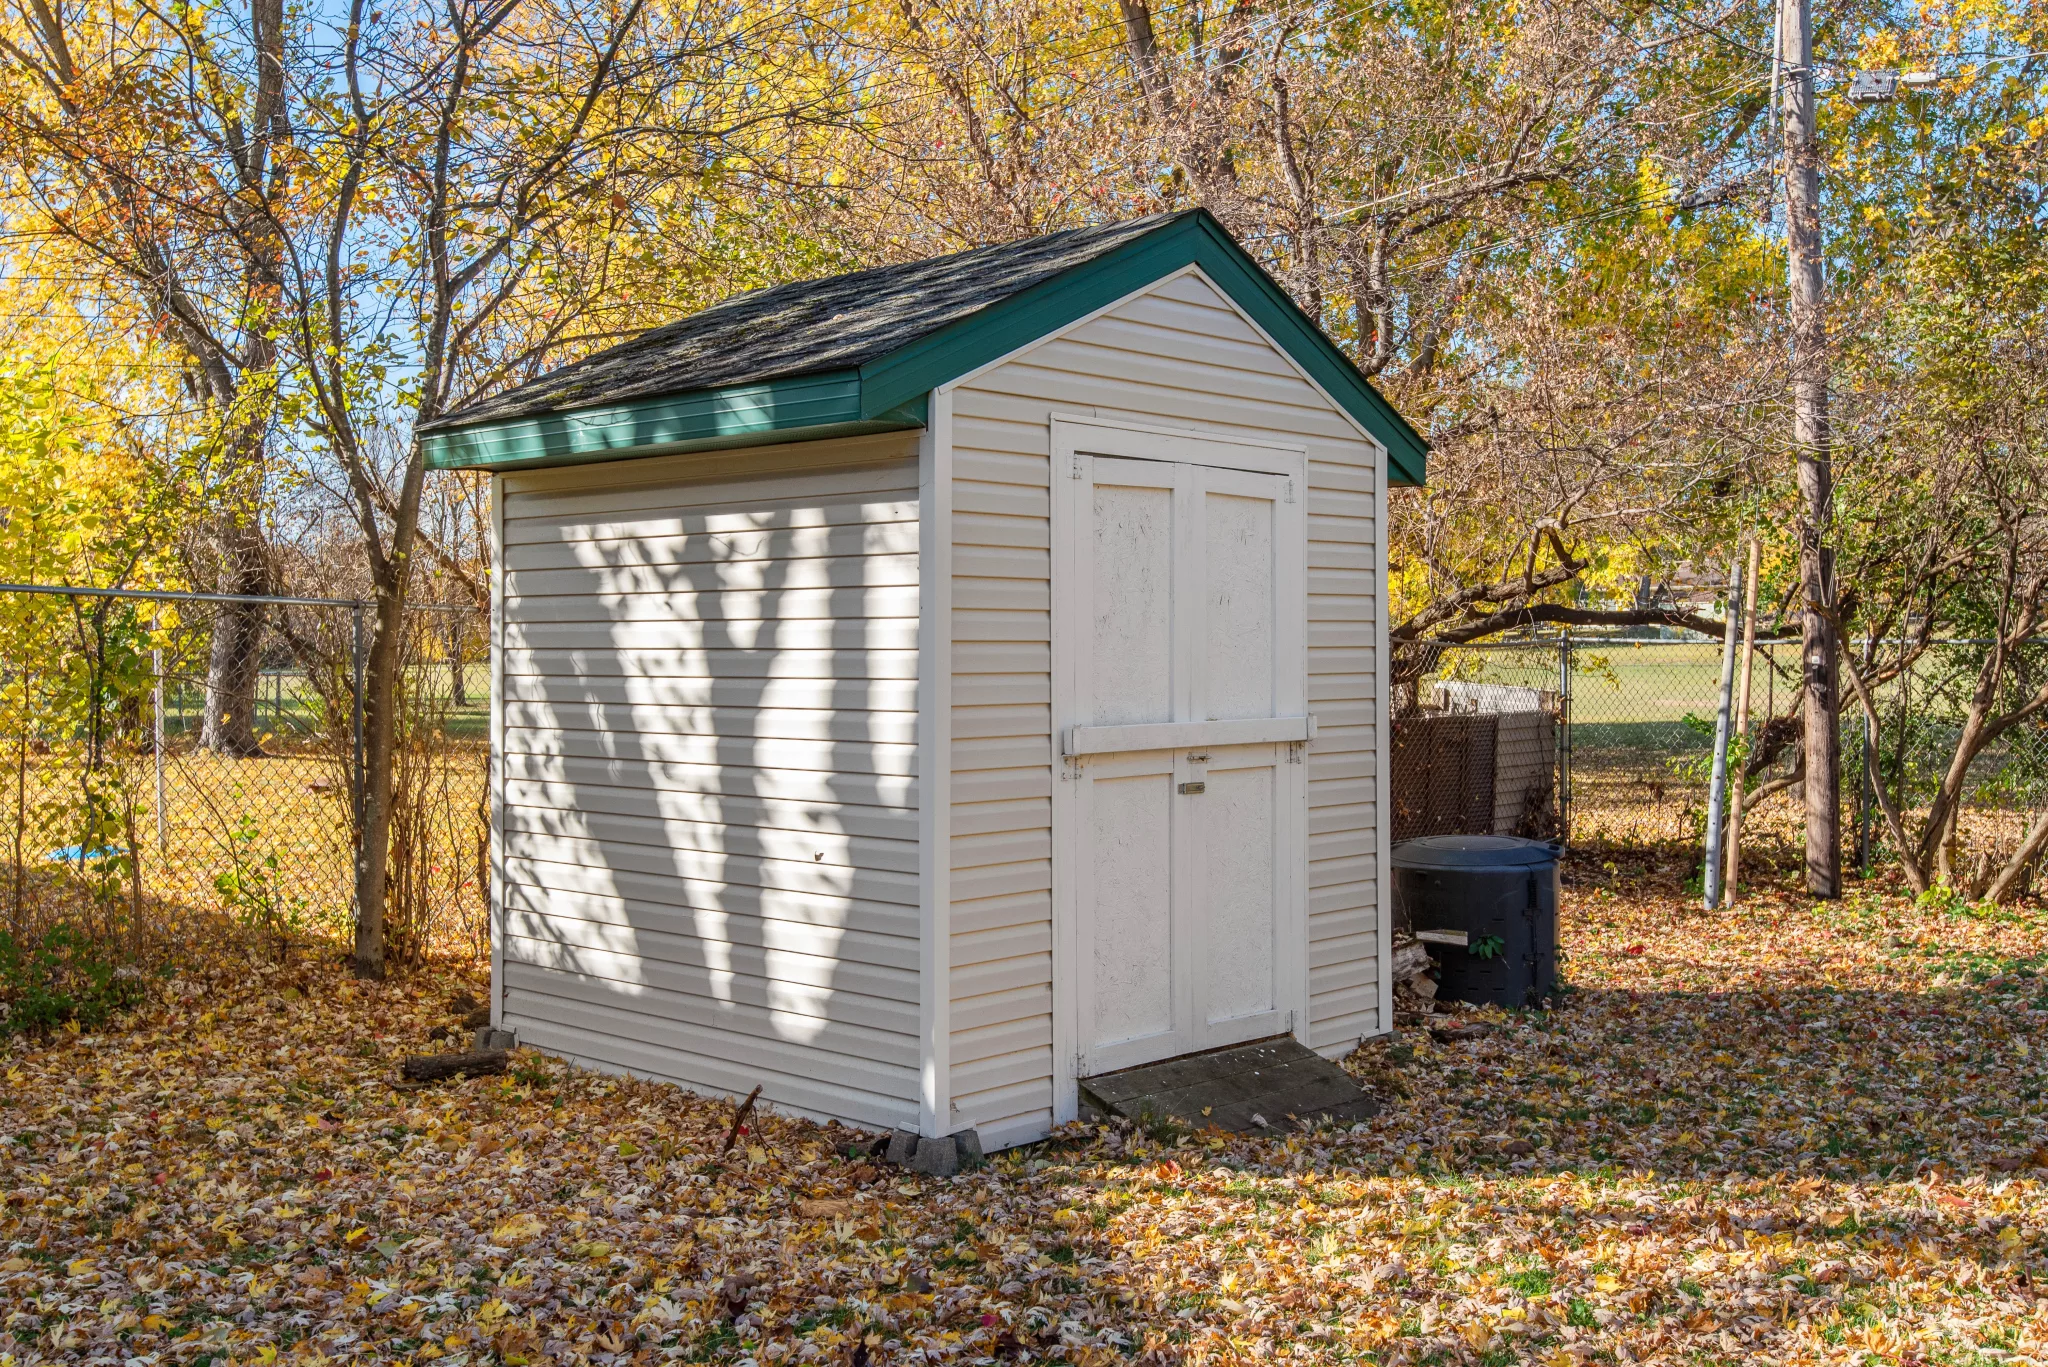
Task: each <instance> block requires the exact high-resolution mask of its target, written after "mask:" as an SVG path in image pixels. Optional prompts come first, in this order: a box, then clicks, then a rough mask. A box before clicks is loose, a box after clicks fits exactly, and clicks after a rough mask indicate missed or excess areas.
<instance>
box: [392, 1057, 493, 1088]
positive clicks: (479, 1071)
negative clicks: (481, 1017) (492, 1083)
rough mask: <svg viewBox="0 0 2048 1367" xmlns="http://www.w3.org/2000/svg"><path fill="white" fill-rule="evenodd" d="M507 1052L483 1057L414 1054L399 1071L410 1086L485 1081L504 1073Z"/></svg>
mask: <svg viewBox="0 0 2048 1367" xmlns="http://www.w3.org/2000/svg"><path fill="white" fill-rule="evenodd" d="M505 1059H506V1051H505V1050H503V1049H491V1050H487V1051H485V1052H483V1053H481V1054H413V1055H411V1056H410V1057H408V1058H407V1059H406V1060H405V1062H404V1064H403V1065H401V1066H400V1068H399V1071H400V1072H401V1073H402V1074H404V1076H405V1080H406V1081H407V1082H446V1081H447V1080H448V1079H449V1078H452V1077H486V1076H488V1075H490V1074H492V1073H502V1072H504V1071H505Z"/></svg>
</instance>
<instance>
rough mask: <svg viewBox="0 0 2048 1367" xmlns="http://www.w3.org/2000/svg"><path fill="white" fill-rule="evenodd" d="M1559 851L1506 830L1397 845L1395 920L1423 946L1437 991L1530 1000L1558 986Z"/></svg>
mask: <svg viewBox="0 0 2048 1367" xmlns="http://www.w3.org/2000/svg"><path fill="white" fill-rule="evenodd" d="M1558 853H1559V850H1558V847H1557V846H1556V845H1553V844H1550V843H1549V842H1547V841H1542V840H1518V839H1515V838H1514V837H1513V836H1505V835H1429V836H1424V837H1422V838H1421V839H1420V840H1404V841H1402V842H1401V843H1400V844H1398V845H1396V846H1394V851H1393V863H1394V924H1395V926H1396V927H1397V928H1398V927H1401V926H1404V925H1405V926H1406V927H1407V928H1408V929H1409V930H1410V931H1412V932H1413V933H1414V935H1415V937H1416V938H1417V939H1419V940H1421V941H1423V943H1425V944H1427V945H1428V946H1429V952H1430V954H1431V955H1432V956H1433V957H1434V958H1435V959H1436V961H1437V963H1438V965H1439V966H1440V967H1441V969H1442V973H1441V974H1440V975H1439V976H1440V977H1441V979H1442V981H1441V982H1440V983H1439V985H1438V988H1437V995H1438V996H1439V997H1441V998H1443V999H1445V1000H1448V1001H1460V1002H1471V1003H1474V1004H1478V1003H1484V1002H1494V1003H1498V1004H1499V1005H1501V1006H1533V1005H1535V1004H1537V1003H1538V1002H1540V1001H1541V1000H1542V999H1543V998H1544V997H1546V996H1548V995H1550V993H1551V991H1552V990H1553V989H1555V988H1556V986H1557V859H1558Z"/></svg>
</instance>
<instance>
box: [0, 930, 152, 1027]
mask: <svg viewBox="0 0 2048 1367" xmlns="http://www.w3.org/2000/svg"><path fill="white" fill-rule="evenodd" d="M142 995H143V992H142V974H141V972H140V971H139V970H138V969H136V968H135V967H134V966H133V965H130V964H125V963H123V962H121V961H120V959H119V958H118V957H117V956H116V955H115V954H114V952H113V951H112V949H111V948H110V947H109V946H108V945H105V944H103V943H101V942H100V941H98V940H95V939H93V938H92V937H91V936H89V935H86V934H83V933H81V932H80V931H78V930H76V929H74V928H73V927H71V926H69V925H66V924H64V923H62V922H60V923H58V924H57V925H54V926H51V927H50V928H49V929H48V930H46V931H44V932H43V935H42V938H41V939H40V940H38V939H34V938H23V939H19V940H17V939H16V938H15V937H14V935H13V934H11V933H10V932H8V931H5V930H0V1036H5V1035H11V1034H15V1033H17V1032H20V1031H31V1032H34V1033H37V1034H47V1033H48V1032H49V1031H50V1030H51V1029H53V1028H55V1027H57V1026H60V1025H66V1024H70V1023H72V1022H76V1023H77V1024H78V1025H80V1026H95V1025H101V1024H104V1023H105V1022H106V1021H107V1020H108V1019H109V1018H110V1017H112V1016H113V1015H114V1014H115V1013H116V1012H120V1011H125V1010H127V1009H128V1008H130V1007H132V1006H134V1005H136V1004H137V1003H139V1002H140V1001H141V1000H142Z"/></svg>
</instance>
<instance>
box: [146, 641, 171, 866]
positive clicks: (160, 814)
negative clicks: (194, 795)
mask: <svg viewBox="0 0 2048 1367" xmlns="http://www.w3.org/2000/svg"><path fill="white" fill-rule="evenodd" d="M160 628H161V624H160V622H159V620H158V618H157V617H156V616H155V615H154V614H152V615H151V616H150V619H149V670H150V676H151V682H152V687H151V688H150V690H149V692H150V711H151V712H152V713H154V714H155V715H154V716H152V717H151V719H150V725H151V729H152V730H153V731H154V733H155V734H154V736H153V740H154V741H155V743H154V744H153V745H151V746H150V750H151V752H152V754H151V758H153V759H154V760H155V761H156V853H157V858H159V859H161V858H163V857H164V854H165V851H166V850H167V848H168V844H169V842H168V839H167V837H166V833H165V830H164V646H163V638H162V637H161V636H159V635H158V634H157V633H158V631H159V630H160Z"/></svg>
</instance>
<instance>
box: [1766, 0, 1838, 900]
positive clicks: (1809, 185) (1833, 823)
mask: <svg viewBox="0 0 2048 1367" xmlns="http://www.w3.org/2000/svg"><path fill="white" fill-rule="evenodd" d="M1783 4H1784V6H1785V8H1784V11H1783V13H1782V17H1781V22H1780V31H1781V33H1782V34H1783V38H1782V39H1781V41H1782V42H1783V43H1786V44H1789V45H1790V46H1791V48H1792V52H1791V53H1790V57H1789V64H1790V66H1791V68H1792V69H1791V71H1790V72H1788V73H1787V74H1788V77H1789V79H1788V80H1787V81H1786V82H1785V245H1786V252H1787V256H1788V258H1789V266H1790V274H1791V285H1792V338H1793V346H1794V348H1795V349H1796V354H1795V355H1794V357H1793V364H1792V405H1793V414H1794V417H1793V442H1794V445H1795V447H1796V449H1797V451H1798V454H1799V502H1800V527H1799V578H1800V583H1801V586H1802V588H1803V590H1804V593H1805V597H1806V610H1805V613H1804V615H1803V617H1802V620H1801V623H1800V627H1801V631H1800V640H1801V644H1802V650H1801V664H1802V673H1803V675H1804V678H1805V683H1806V888H1807V891H1809V892H1811V893H1812V894H1813V895H1814V896H1816V897H1839V896H1840V895H1841V892H1842V835H1841V811H1842V808H1841V787H1842V779H1841V753H1840V746H1839V744H1838V743H1837V727H1838V723H1839V712H1838V708H1837V695H1838V693H1839V681H1838V679H1837V677H1836V666H1835V644H1836V643H1835V633H1834V629H1833V626H1832V624H1831V623H1830V621H1829V615H1830V614H1831V612H1832V611H1833V608H1834V596H1833V595H1834V583H1833V579H1834V565H1833V557H1832V556H1831V555H1830V554H1829V552H1828V549H1827V536H1828V526H1829V522H1830V519H1831V518H1832V517H1833V514H1834V508H1833V504H1834V470H1833V464H1832V461H1831V459H1830V452H1829V430H1828V350H1827V343H1828V336H1827V317H1826V314H1825V312H1824V308H1823V298H1824V296H1823V287H1824V280H1823V276H1822V268H1821V235H1820V152H1819V148H1818V147H1817V146H1816V145H1815V142H1814V101H1813V16H1812V14H1811V12H1810V11H1809V9H1808V7H1807V0H1783ZM1779 56H1780V58H1781V59H1783V57H1784V54H1783V53H1782V52H1781V53H1780V54H1779Z"/></svg>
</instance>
